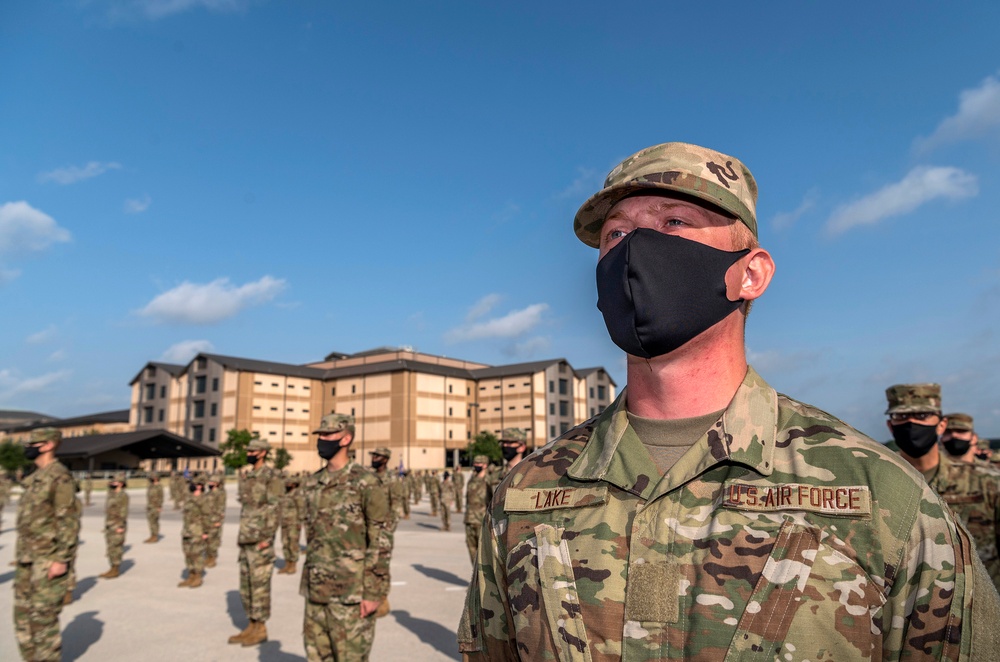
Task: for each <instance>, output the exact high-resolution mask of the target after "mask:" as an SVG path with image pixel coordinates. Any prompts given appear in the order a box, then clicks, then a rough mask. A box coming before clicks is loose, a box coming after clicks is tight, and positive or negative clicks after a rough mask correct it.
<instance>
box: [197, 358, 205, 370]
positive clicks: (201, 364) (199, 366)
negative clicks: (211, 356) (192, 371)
mask: <svg viewBox="0 0 1000 662" xmlns="http://www.w3.org/2000/svg"><path fill="white" fill-rule="evenodd" d="M207 365H208V359H206V358H205V357H204V356H199V357H198V362H197V363H195V366H196V369H197V370H204V369H205V366H207Z"/></svg>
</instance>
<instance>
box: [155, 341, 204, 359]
mask: <svg viewBox="0 0 1000 662" xmlns="http://www.w3.org/2000/svg"><path fill="white" fill-rule="evenodd" d="M214 350H215V345H213V344H212V343H211V342H210V341H208V340H182V341H180V342H179V343H175V344H173V345H171V346H170V347H168V348H167V351H165V352H163V354H162V355H160V360H161V361H166V362H167V363H180V364H181V365H184V364H186V363H187V362H188V361H190V360H191V359H193V358H194V357H195V356H197V355H198V354H201V353H202V352H212V351H214Z"/></svg>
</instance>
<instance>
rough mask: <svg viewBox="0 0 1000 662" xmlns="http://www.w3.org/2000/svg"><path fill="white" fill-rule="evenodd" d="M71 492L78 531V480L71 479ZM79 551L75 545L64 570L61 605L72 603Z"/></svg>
mask: <svg viewBox="0 0 1000 662" xmlns="http://www.w3.org/2000/svg"><path fill="white" fill-rule="evenodd" d="M73 494H74V495H75V496H76V498H75V499H73V507H74V508H73V509H74V513H75V515H76V530H77V531H79V530H80V528H81V525H82V523H83V501H82V500H81V499H80V497H79V494H80V482H79V481H78V480H76V479H75V478H74V479H73ZM79 551H80V546H79V545H77V547H76V549H74V550H73V558H72V559H70V561H69V568H68V569H67V570H66V597H65V598H63V606H66V605H70V604H72V603H73V592H74V591H75V590H76V554H77V552H79Z"/></svg>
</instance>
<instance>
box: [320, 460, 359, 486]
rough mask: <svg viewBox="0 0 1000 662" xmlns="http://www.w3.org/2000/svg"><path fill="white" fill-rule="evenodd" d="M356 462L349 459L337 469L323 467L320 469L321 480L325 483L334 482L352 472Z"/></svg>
mask: <svg viewBox="0 0 1000 662" xmlns="http://www.w3.org/2000/svg"><path fill="white" fill-rule="evenodd" d="M355 464H356V463H355V462H354V460H348V461H347V464H345V465H344V466H342V467H341V468H339V469H337V470H336V471H328V470H327V468H326V467H323V468H322V469H320V470H319V482H320V483H323V484H324V485H326V484H328V483H332V482H334V481H335V480H338V479H339V478H340V477H341V476H345V475H347V474H348V473H350V472H351V470H352V469H353V468H354V465H355Z"/></svg>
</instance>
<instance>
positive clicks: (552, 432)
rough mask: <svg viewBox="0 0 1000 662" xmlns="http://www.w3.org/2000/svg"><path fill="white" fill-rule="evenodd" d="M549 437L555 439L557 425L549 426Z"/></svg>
mask: <svg viewBox="0 0 1000 662" xmlns="http://www.w3.org/2000/svg"><path fill="white" fill-rule="evenodd" d="M549 438H550V439H555V438H556V426H554V425H550V426H549Z"/></svg>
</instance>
